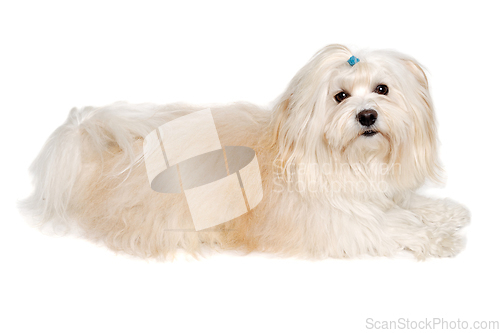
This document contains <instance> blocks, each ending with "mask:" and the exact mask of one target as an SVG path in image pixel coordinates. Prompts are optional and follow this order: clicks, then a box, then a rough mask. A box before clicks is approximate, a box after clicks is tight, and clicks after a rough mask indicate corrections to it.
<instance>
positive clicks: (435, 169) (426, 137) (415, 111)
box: [402, 58, 442, 183]
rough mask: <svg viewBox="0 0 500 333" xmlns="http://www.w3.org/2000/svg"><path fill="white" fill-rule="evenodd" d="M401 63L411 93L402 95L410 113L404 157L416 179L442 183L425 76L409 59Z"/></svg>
mask: <svg viewBox="0 0 500 333" xmlns="http://www.w3.org/2000/svg"><path fill="white" fill-rule="evenodd" d="M402 60H403V62H404V65H405V66H406V68H407V69H408V71H409V72H410V73H411V74H412V77H413V82H410V83H409V84H410V85H411V86H409V87H408V89H411V90H412V91H411V93H410V94H407V96H405V97H406V98H410V97H409V96H411V97H412V98H413V99H411V100H408V102H409V103H408V107H409V108H410V109H411V111H412V112H411V113H412V115H413V124H414V126H413V138H412V146H413V149H409V151H408V155H407V156H406V159H407V160H408V161H409V163H413V164H414V166H413V168H414V169H413V172H414V176H416V177H417V179H418V182H423V181H424V180H425V179H426V178H427V179H430V180H432V181H434V182H436V183H442V168H441V166H440V163H439V159H438V154H437V148H438V138H437V130H436V119H435V115H434V106H433V103H432V99H431V96H430V92H429V83H428V80H427V75H426V74H425V71H424V70H423V69H422V66H421V65H420V64H419V63H418V62H416V61H415V60H413V59H411V58H403V59H402Z"/></svg>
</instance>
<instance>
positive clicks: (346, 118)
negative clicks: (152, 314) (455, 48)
mask: <svg viewBox="0 0 500 333" xmlns="http://www.w3.org/2000/svg"><path fill="white" fill-rule="evenodd" d="M351 56H352V53H351V52H350V51H349V50H348V49H347V48H346V47H344V46H341V45H329V46H327V47H325V48H324V49H322V50H321V51H320V52H318V53H317V54H316V55H315V56H314V57H313V58H312V59H311V61H309V63H308V64H306V65H305V66H304V67H303V68H302V69H301V70H300V71H299V72H298V73H297V75H296V76H295V77H294V78H293V79H292V81H291V83H290V85H289V86H288V88H287V89H286V90H285V92H284V93H283V94H282V96H281V97H280V98H279V99H278V100H277V102H276V104H275V105H274V106H273V107H272V108H271V109H267V108H262V107H258V106H255V105H252V104H248V103H235V104H231V105H227V106H212V110H213V114H214V118H215V122H216V125H217V127H218V131H219V137H220V139H221V143H222V144H223V145H243V146H249V147H252V148H253V149H255V150H256V151H257V156H258V158H259V163H260V164H261V169H262V170H261V171H262V178H263V186H264V199H263V201H262V203H261V204H259V205H258V206H257V207H256V208H255V209H254V210H253V211H252V212H250V213H249V214H246V215H244V216H242V217H241V218H238V219H235V220H233V221H231V222H228V223H226V224H224V225H221V226H218V227H215V228H212V229H210V230H207V231H205V232H194V231H193V230H192V229H193V226H192V221H191V220H190V216H189V213H188V210H187V208H186V203H185V200H183V198H182V196H181V195H176V194H171V195H170V194H160V193H156V192H154V191H153V190H151V188H150V187H149V183H148V181H147V176H146V172H145V168H144V161H143V160H142V155H141V154H142V150H141V147H142V140H143V138H144V137H145V136H146V135H147V134H148V133H150V132H151V131H153V130H154V129H156V128H157V127H159V126H160V125H162V124H164V123H165V122H167V121H169V120H172V119H175V118H177V117H180V116H182V115H184V114H186V113H188V112H193V111H197V110H201V109H203V108H205V107H206V106H189V105H185V104H171V105H166V106H158V105H151V104H140V105H131V104H128V103H123V102H121V103H115V104H112V105H109V106H106V107H101V108H94V107H85V108H82V109H73V110H71V112H70V114H69V116H68V119H67V121H66V122H65V124H63V125H62V126H61V127H59V128H58V129H57V130H56V131H55V132H54V133H53V134H52V136H51V137H50V138H49V140H48V141H47V143H46V145H45V147H44V149H43V150H42V152H41V153H40V154H39V156H38V157H37V158H36V160H35V161H34V163H33V165H32V166H31V172H32V173H33V175H34V185H35V191H34V193H33V195H32V196H31V197H29V198H28V199H27V200H25V201H24V202H23V207H24V208H25V209H27V210H29V211H30V212H31V214H32V215H34V216H36V217H37V218H38V219H39V221H41V225H45V224H46V222H49V221H50V222H51V225H59V226H64V227H74V228H75V229H76V230H79V231H80V232H83V233H84V234H85V235H86V236H87V237H88V238H90V239H93V240H96V241H98V242H103V243H105V244H106V245H108V246H109V247H110V248H112V249H114V250H118V251H124V252H127V253H130V254H134V255H139V256H142V257H159V258H162V257H165V256H168V255H170V254H173V253H175V250H176V249H178V248H184V249H186V250H188V251H189V252H191V253H193V254H196V253H200V252H201V251H202V250H203V248H204V246H205V245H207V246H208V247H212V248H217V249H220V248H222V249H226V248H236V249H243V250H247V251H253V250H257V251H271V252H275V253H281V254H285V255H296V256H305V257H315V258H323V257H329V256H330V257H356V256H359V255H362V254H372V255H392V254H394V253H396V252H397V251H399V250H401V249H406V250H410V251H412V253H414V254H415V256H416V257H417V258H419V259H422V258H425V257H428V256H451V255H454V254H456V253H458V252H459V251H460V250H461V249H462V247H463V236H462V235H461V234H460V231H459V230H460V228H462V227H463V226H464V225H466V224H467V223H468V222H469V220H470V217H469V213H468V211H467V210H466V209H465V208H464V207H463V206H461V205H459V204H457V203H454V202H452V201H450V200H433V199H428V198H424V197H422V196H419V195H418V194H416V193H415V191H416V190H417V189H418V188H419V187H420V186H422V184H423V183H424V182H425V181H426V180H433V181H439V175H440V167H439V163H438V160H437V135H436V124H435V119H434V110H433V106H432V101H431V97H430V94H429V87H428V83H427V78H426V76H425V73H424V71H423V70H422V68H421V66H420V65H419V64H418V63H417V62H416V61H415V60H413V59H411V58H410V57H407V56H405V55H402V54H399V53H396V52H389V51H372V52H365V51H362V52H359V53H357V54H356V56H357V57H358V58H360V59H361V61H360V62H359V63H358V64H356V65H354V66H352V67H351V66H349V65H348V64H347V59H349V57H351ZM378 84H386V85H388V86H389V89H390V92H389V94H388V95H387V96H381V95H378V94H375V93H373V89H374V87H375V86H376V85H378ZM342 90H344V91H348V92H349V94H350V95H351V97H350V98H348V99H347V100H345V101H344V102H342V103H340V104H338V103H337V102H336V101H335V99H334V96H335V94H336V93H338V92H339V91H342ZM368 108H371V109H375V110H376V111H377V112H378V114H379V117H378V119H377V122H376V124H375V127H376V129H377V130H378V131H379V134H377V135H375V136H373V137H364V136H362V135H361V133H362V131H363V129H362V128H361V126H360V125H359V123H358V122H357V121H356V114H357V113H359V112H360V111H361V110H363V109H368ZM381 166H388V167H389V169H390V172H386V173H384V172H382V171H381V169H380V167H381ZM374 185H375V186H374ZM382 185H383V186H382Z"/></svg>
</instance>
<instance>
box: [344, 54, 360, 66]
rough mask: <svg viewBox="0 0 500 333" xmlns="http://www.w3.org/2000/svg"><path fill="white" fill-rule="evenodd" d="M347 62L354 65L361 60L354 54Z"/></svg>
mask: <svg viewBox="0 0 500 333" xmlns="http://www.w3.org/2000/svg"><path fill="white" fill-rule="evenodd" d="M347 62H348V63H349V65H351V66H354V65H355V64H356V63H358V62H359V59H358V58H356V57H355V56H352V57H350V58H349V60H347Z"/></svg>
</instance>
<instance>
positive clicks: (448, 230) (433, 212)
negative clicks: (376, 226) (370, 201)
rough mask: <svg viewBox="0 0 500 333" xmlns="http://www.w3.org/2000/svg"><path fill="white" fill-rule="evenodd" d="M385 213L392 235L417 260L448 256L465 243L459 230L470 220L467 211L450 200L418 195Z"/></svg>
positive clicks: (456, 251) (454, 253) (460, 248)
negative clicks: (401, 206)
mask: <svg viewBox="0 0 500 333" xmlns="http://www.w3.org/2000/svg"><path fill="white" fill-rule="evenodd" d="M401 204H402V205H403V207H404V205H406V207H404V208H400V207H394V208H393V209H391V210H390V211H389V212H388V213H387V215H386V221H385V223H386V227H387V231H388V232H389V233H390V235H391V237H392V238H393V239H394V240H395V241H396V242H398V243H399V244H400V245H401V246H403V247H404V248H406V249H408V250H410V251H412V252H413V253H414V254H415V256H416V257H417V258H419V259H423V258H425V257H428V256H436V257H450V256H454V255H456V254H457V253H458V252H460V251H461V250H462V248H463V246H464V239H463V236H462V235H461V234H460V229H461V228H462V227H463V226H465V225H466V224H467V223H468V222H469V220H470V217H469V213H468V211H467V210H466V209H465V208H463V207H462V206H460V205H459V204H456V203H454V202H452V201H449V200H431V199H427V198H424V197H418V198H417V199H416V200H411V203H410V201H408V200H407V201H405V202H402V203H401Z"/></svg>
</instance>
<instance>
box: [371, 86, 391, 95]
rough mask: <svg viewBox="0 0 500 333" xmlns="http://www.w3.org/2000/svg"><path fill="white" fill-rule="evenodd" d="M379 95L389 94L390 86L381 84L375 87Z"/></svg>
mask: <svg viewBox="0 0 500 333" xmlns="http://www.w3.org/2000/svg"><path fill="white" fill-rule="evenodd" d="M374 92H376V93H377V94H379V95H387V94H388V93H389V87H388V86H386V85H385V84H379V85H378V86H377V88H375V91H374Z"/></svg>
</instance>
